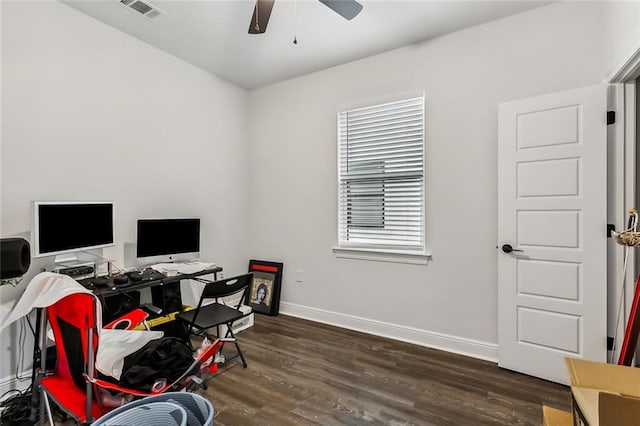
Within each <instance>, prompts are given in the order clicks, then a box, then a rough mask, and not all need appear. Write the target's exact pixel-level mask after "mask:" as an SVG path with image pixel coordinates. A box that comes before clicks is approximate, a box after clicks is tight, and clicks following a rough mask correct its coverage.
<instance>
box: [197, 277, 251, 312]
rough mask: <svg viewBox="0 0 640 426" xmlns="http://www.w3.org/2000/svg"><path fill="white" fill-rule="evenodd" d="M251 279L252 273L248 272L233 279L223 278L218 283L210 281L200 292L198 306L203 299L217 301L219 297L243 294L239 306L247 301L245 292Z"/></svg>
mask: <svg viewBox="0 0 640 426" xmlns="http://www.w3.org/2000/svg"><path fill="white" fill-rule="evenodd" d="M252 278H253V273H251V272H249V273H248V274H243V275H237V276H235V277H230V278H225V279H222V280H218V281H212V282H209V283H207V285H205V287H204V289H203V290H202V296H200V304H202V301H203V300H205V299H218V298H221V297H227V296H233V295H234V294H237V293H240V292H241V291H242V292H243V294H242V297H241V298H240V303H239V304H238V306H239V305H241V304H242V303H243V302H244V301H245V300H246V299H247V291H248V289H249V284H251V279H252Z"/></svg>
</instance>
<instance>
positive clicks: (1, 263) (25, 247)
mask: <svg viewBox="0 0 640 426" xmlns="http://www.w3.org/2000/svg"><path fill="white" fill-rule="evenodd" d="M29 265H31V248H30V246H29V242H28V241H27V240H25V239H24V238H0V279H7V278H17V277H21V276H23V275H24V274H26V273H27V271H28V270H29Z"/></svg>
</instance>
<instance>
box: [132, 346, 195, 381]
mask: <svg viewBox="0 0 640 426" xmlns="http://www.w3.org/2000/svg"><path fill="white" fill-rule="evenodd" d="M193 360H194V359H193V355H192V353H191V349H189V347H188V346H187V345H186V344H185V343H184V342H182V341H181V340H180V339H177V338H175V337H162V338H160V339H155V340H152V341H150V342H149V343H147V344H146V345H144V346H143V347H142V348H141V349H138V350H137V351H136V352H134V353H132V354H130V355H127V356H126V357H125V358H124V365H123V367H122V375H121V376H120V385H121V386H125V387H128V388H130V389H137V390H142V391H147V392H148V391H150V390H151V387H152V386H153V384H154V382H155V381H156V380H157V379H166V380H167V383H172V382H173V381H174V380H176V379H177V378H179V377H180V376H181V375H182V374H184V373H185V372H186V371H187V369H188V368H189V366H190V365H191V364H193Z"/></svg>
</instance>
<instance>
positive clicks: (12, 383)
mask: <svg viewBox="0 0 640 426" xmlns="http://www.w3.org/2000/svg"><path fill="white" fill-rule="evenodd" d="M20 377H31V370H28V371H23V372H22V373H20ZM29 386H31V379H29V380H18V379H16V378H15V376H10V377H5V378H4V379H0V396H2V395H4V394H5V393H6V392H8V391H10V390H14V389H15V390H18V391H23V390H25V389H27V388H28V387H29ZM13 395H14V392H12V393H11V394H10V395H7V396H6V397H5V399H6V398H9V397H11V396H13Z"/></svg>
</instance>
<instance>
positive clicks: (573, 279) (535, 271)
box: [498, 86, 607, 384]
mask: <svg viewBox="0 0 640 426" xmlns="http://www.w3.org/2000/svg"><path fill="white" fill-rule="evenodd" d="M606 106H607V98H606V87H603V86H595V87H586V88H581V89H576V90H570V91H566V92H561V93H554V94H550V95H544V96H539V97H535V98H530V99H523V100H518V101H515V102H509V103H504V104H501V105H500V107H499V143H498V145H499V147H498V250H499V251H498V352H499V356H498V358H499V365H500V366H501V367H504V368H508V369H510V370H515V371H519V372H522V373H525V374H529V375H532V376H536V377H540V378H543V379H547V380H552V381H554V382H559V383H565V384H567V383H568V381H569V378H568V375H567V372H566V369H565V365H564V357H575V358H584V359H589V360H594V361H605V360H606V354H607V350H606V325H607V324H606V320H607V318H606V306H607V263H606V262H607V251H606V248H607V244H606V243H607V241H606V218H607V204H606V203H607V193H606V185H607V174H606V173H607V170H606V161H607V133H606ZM509 246H511V247H512V248H513V250H514V251H511V252H509Z"/></svg>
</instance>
